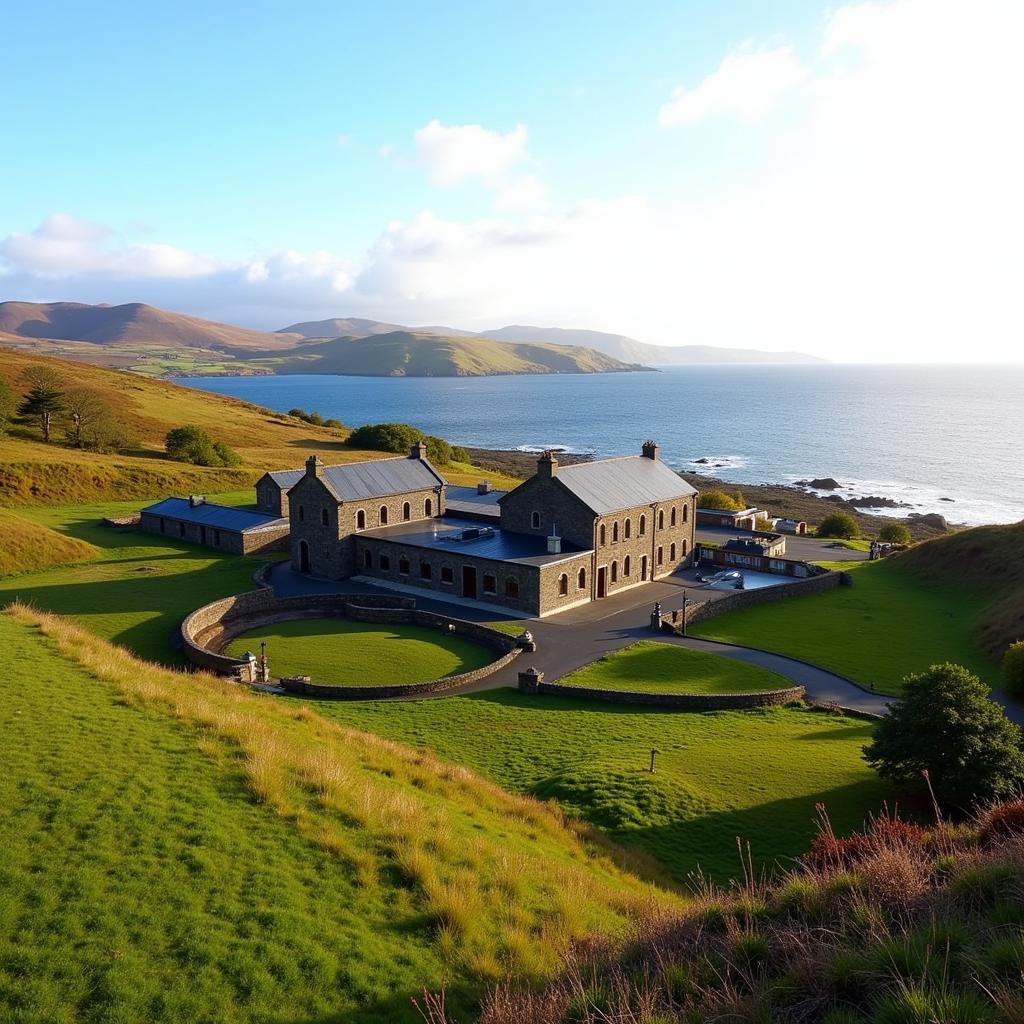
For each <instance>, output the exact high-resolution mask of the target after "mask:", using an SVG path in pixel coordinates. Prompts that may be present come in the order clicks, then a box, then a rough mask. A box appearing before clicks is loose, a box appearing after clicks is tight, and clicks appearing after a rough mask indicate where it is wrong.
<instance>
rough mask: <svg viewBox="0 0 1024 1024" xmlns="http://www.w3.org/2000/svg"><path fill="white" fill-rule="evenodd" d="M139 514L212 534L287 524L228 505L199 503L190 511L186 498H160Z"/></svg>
mask: <svg viewBox="0 0 1024 1024" xmlns="http://www.w3.org/2000/svg"><path fill="white" fill-rule="evenodd" d="M142 511H143V512H146V513H149V514H150V515H154V516H163V517H164V518H165V519H176V520H180V521H182V522H186V523H196V524H197V525H199V526H209V527H212V528H213V529H215V530H228V531H233V532H235V533H245V532H246V531H247V530H260V529H262V528H263V527H265V526H278V525H287V523H288V520H287V519H282V518H279V517H278V516H268V515H266V514H265V513H263V512H250V511H249V510H248V509H244V508H231V506H229V505H213V504H210V503H208V502H203V504H201V505H196V506H195V507H193V506H192V505H191V504H190V503H189V500H188V498H164V500H163V501H158V502H157V503H156V504H155V505H150V506H149V507H148V508H144V509H143V510H142Z"/></svg>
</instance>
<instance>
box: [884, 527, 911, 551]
mask: <svg viewBox="0 0 1024 1024" xmlns="http://www.w3.org/2000/svg"><path fill="white" fill-rule="evenodd" d="M878 539H879V540H880V541H881V542H882V543H883V544H898V545H899V546H900V547H906V546H907V545H908V544H909V543H910V530H909V529H907V527H906V526H904V525H903V523H886V524H885V525H884V526H883V527H882V528H881V529H880V530H879V531H878Z"/></svg>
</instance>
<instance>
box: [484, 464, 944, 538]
mask: <svg viewBox="0 0 1024 1024" xmlns="http://www.w3.org/2000/svg"><path fill="white" fill-rule="evenodd" d="M466 450H467V451H468V452H469V455H470V458H471V459H472V461H473V464H474V465H476V466H480V467H481V468H482V469H489V470H491V471H493V472H496V473H504V474H506V475H508V476H514V477H518V478H519V479H522V480H525V479H526V478H527V477H529V476H530V475H531V474H532V473H533V472H534V471H535V470H536V468H537V454H536V452H522V451H518V450H516V451H502V450H495V449H490V448H467V449H466ZM591 458H593V456H591V455H580V454H574V453H570V452H559V455H558V459H559V461H560V462H561V463H563V464H564V465H571V464H572V463H575V462H586V461H588V460H590V459H591ZM697 461H698V462H699V461H700V460H697ZM708 465H709V466H711V467H712V468H713V463H712V462H711V461H710V460H709V461H708ZM679 475H680V476H681V477H682V478H683V479H684V480H685V481H686V482H687V483H688V484H690V485H692V486H693V487H696V488H697V489H698V490H701V491H709V490H722V491H726V492H728V493H729V494H735V493H736V491H741V492H742V493H743V497H744V498H745V499H746V500H747V501H748V502H750V504H751V505H756V506H758V507H759V508H765V509H767V510H768V511H769V512H770V513H771V514H772V516H780V517H782V518H787V519H802V520H804V521H806V522H807V523H809V524H811V525H812V526H813V525H815V524H817V523H820V522H821V520H822V519H824V518H825V516H827V515H828V514H829V513H830V512H835V511H836V510H837V509H838V510H841V511H843V512H848V513H849V514H850V515H851V516H853V518H854V519H855V520H856V522H857V525H858V526H859V527H860V528H861V532H862V533H863V534H864V535H865V536H867V537H874V536H875V535H876V534H877V533H878V530H879V528H880V527H882V526H883V525H884V524H885V523H887V522H898V523H903V524H904V525H905V526H906V527H907V528H908V529H909V530H910V534H911V536H912V537H913V538H914V540H927V539H928V538H929V537H937V536H940V535H942V534H943V533H946V532H947V531H948V530H949V529H950V526H951V524H949V523H947V522H946V520H945V518H944V517H943V516H941V515H939V514H938V513H934V512H933V513H925V514H921V513H916V512H911V513H908V514H907V515H906V516H903V517H899V518H897V517H895V516H885V517H882V516H878V515H872V514H871V513H870V512H866V511H864V509H865V508H907V507H909V506H907V505H905V504H902V503H900V502H896V501H894V500H893V499H891V498H885V497H882V496H880V495H866V496H864V497H861V498H852V499H846V498H842V497H840V496H839V495H838V494H831V495H828V496H827V497H822V496H821V495H819V494H815V493H814V492H813V491H811V490H808V489H807V488H809V487H811V486H812V485H818V487H817V489H818V490H833V489H837V488H838V487H839V486H840V484H839V482H838V481H836V480H833V479H832V478H831V477H823V478H814V479H808V480H805V481H800V482H799V483H800V484H802V485H803V486H798V485H796V484H769V483H762V484H738V483H736V482H734V481H727V480H721V479H719V478H718V477H714V476H709V475H707V474H705V473H686V472H683V473H680V474H679ZM829 484H831V485H832V486H825V485H829Z"/></svg>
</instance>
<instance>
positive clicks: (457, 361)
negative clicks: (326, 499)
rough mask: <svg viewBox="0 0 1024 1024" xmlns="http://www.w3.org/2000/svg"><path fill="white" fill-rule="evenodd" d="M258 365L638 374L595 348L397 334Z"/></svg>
mask: <svg viewBox="0 0 1024 1024" xmlns="http://www.w3.org/2000/svg"><path fill="white" fill-rule="evenodd" d="M253 365H257V366H260V367H263V368H264V369H268V370H272V371H273V372H274V373H341V374H351V375H353V376H360V377H479V376H487V375H491V374H520V373H609V372H616V371H624V370H629V369H634V367H631V366H629V365H627V364H626V363H623V362H620V361H619V360H617V359H613V358H612V357H611V356H607V355H604V354H602V353H600V352H595V351H594V350H593V349H587V348H579V347H569V346H565V345H544V344H531V345H507V344H503V343H502V342H498V341H491V340H488V339H485V338H445V337H440V336H438V335H435V334H416V333H413V332H411V331H394V332H392V333H391V334H377V335H374V336H373V337H369V338H336V339H334V340H333V341H324V342H318V343H316V344H312V345H302V346H300V347H299V348H297V349H294V350H293V351H291V352H289V353H287V354H285V355H280V356H273V357H259V358H258V360H257V361H256V362H254V363H253Z"/></svg>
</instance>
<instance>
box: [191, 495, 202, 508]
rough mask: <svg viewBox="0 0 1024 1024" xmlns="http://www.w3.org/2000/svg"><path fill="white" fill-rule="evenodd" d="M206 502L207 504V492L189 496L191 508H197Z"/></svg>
mask: <svg viewBox="0 0 1024 1024" xmlns="http://www.w3.org/2000/svg"><path fill="white" fill-rule="evenodd" d="M205 504H206V495H205V494H190V495H189V496H188V505H189V508H196V507H198V506H199V505H205Z"/></svg>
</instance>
